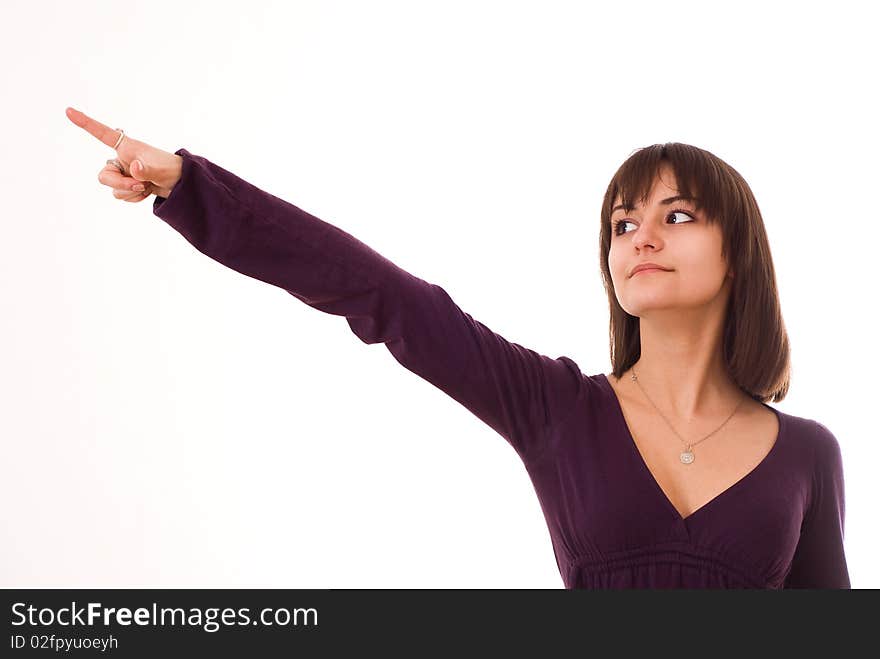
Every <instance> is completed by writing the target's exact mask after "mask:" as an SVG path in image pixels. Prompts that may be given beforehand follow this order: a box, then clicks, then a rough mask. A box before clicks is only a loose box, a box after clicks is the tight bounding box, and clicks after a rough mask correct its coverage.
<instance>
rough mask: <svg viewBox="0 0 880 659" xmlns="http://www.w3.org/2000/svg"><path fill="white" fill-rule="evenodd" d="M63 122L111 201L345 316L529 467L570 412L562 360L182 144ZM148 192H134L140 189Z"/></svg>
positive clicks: (574, 380)
mask: <svg viewBox="0 0 880 659" xmlns="http://www.w3.org/2000/svg"><path fill="white" fill-rule="evenodd" d="M65 112H66V114H67V117H68V119H70V121H71V122H73V123H74V124H76V125H77V126H79V127H80V128H82V129H83V130H85V131H86V132H88V133H89V134H91V135H92V136H93V137H95V138H96V139H98V140H99V141H101V143H102V144H104V145H106V146H108V147H111V148H113V149H115V150H116V155H117V157H116V159H115V160H113V161H112V162H111V161H108V163H107V165H106V166H105V167H104V168H103V169H102V170H101V171H100V172H99V174H98V180H99V181H100V182H101V183H102V184H104V185H107V186H109V187H110V188H112V189H113V196H114V197H115V198H117V199H120V200H123V201H126V202H134V203H138V202H140V201H143V200H144V199H145V198H146V197H147V196H148V195H149V194H156V198H155V200H154V201H153V213H154V214H155V215H156V216H158V217H159V218H161V219H162V220H164V221H165V222H167V223H168V224H169V225H170V226H171V227H173V228H174V229H175V230H176V231H178V232H179V233H180V234H181V235H183V236H184V237H185V238H186V239H187V240H188V241H189V242H190V243H191V244H192V245H193V246H194V247H195V248H196V249H197V250H199V251H200V252H202V253H203V254H205V255H207V256H209V257H211V258H212V259H214V260H215V261H217V262H219V263H222V264H223V265H225V266H227V267H229V268H231V269H233V270H236V271H237V272H240V273H242V274H245V275H248V276H250V277H253V278H255V279H259V280H260V281H264V282H266V283H269V284H273V285H275V286H278V287H280V288H282V289H284V290H286V291H287V292H288V293H290V294H291V295H293V296H294V297H296V298H297V299H299V300H301V301H302V302H304V303H305V304H307V305H309V306H311V307H313V308H315V309H318V310H320V311H323V312H325V313H329V314H334V315H337V316H344V317H345V318H346V320H347V321H348V324H349V327H351V330H352V331H353V332H354V333H355V335H357V337H358V338H360V339H361V341H363V342H364V343H368V344H370V343H384V344H385V346H386V347H387V348H388V350H389V351H390V352H391V354H392V355H393V356H394V358H395V359H396V360H397V361H398V362H399V363H400V364H402V365H403V366H404V367H406V368H407V369H409V370H410V371H412V372H413V373H415V374H416V375H418V376H420V377H422V378H424V379H425V380H427V381H428V382H430V383H431V384H433V385H434V386H436V387H437V388H439V389H441V390H442V391H444V392H445V393H446V394H448V395H449V396H451V397H452V398H453V399H454V400H456V401H458V402H459V403H461V404H462V405H464V406H465V407H466V408H467V409H469V410H470V411H471V412H473V413H474V414H475V415H476V416H477V417H478V418H479V419H481V420H482V421H484V422H485V423H487V424H488V425H489V426H490V427H492V428H493V429H494V430H496V431H497V432H498V433H499V434H500V435H502V436H503V437H504V438H505V439H506V440H507V441H508V442H509V443H510V444H511V445H512V446H513V448H514V449H515V450H516V452H517V453H518V454H519V455H520V457H521V458H522V459H523V460H524V461H525V462H527V463H528V462H531V461H533V460H535V459H537V458H538V457H539V456H540V455H542V454H543V452H544V450H545V449H546V448H547V446H548V441H549V437H550V434H549V432H548V431H549V430H550V429H551V428H553V427H554V426H555V425H556V423H557V422H558V421H560V420H561V419H562V417H563V416H564V415H565V414H566V413H567V412H568V411H570V410H571V409H572V408H573V406H574V405H575V403H576V401H577V399H578V396H579V394H580V393H581V391H582V387H583V379H582V374H581V372H580V369H579V368H578V366H577V364H575V362H574V361H572V360H571V359H570V358H569V357H564V356H562V357H558V358H556V359H551V358H550V357H547V356H545V355H541V354H539V353H537V352H535V351H533V350H530V349H528V348H524V347H522V346H521V345H519V344H517V343H513V342H510V341H508V340H506V339H505V338H504V337H502V336H500V335H499V334H496V333H495V332H493V331H492V330H490V329H489V328H488V327H486V326H485V325H483V324H482V323H480V322H479V321H477V320H474V319H473V318H472V317H471V316H470V314H468V313H465V312H464V311H462V310H461V309H460V308H459V307H458V305H456V304H455V302H453V300H452V299H451V298H450V297H449V295H448V294H447V292H446V291H445V290H444V289H443V288H441V287H440V286H437V285H435V284H431V283H429V282H426V281H424V280H422V279H419V278H418V277H416V276H414V275H411V274H410V273H408V272H406V271H405V270H403V269H402V268H400V267H398V266H397V265H395V264H394V263H392V262H391V261H389V260H388V259H386V258H384V257H383V256H381V255H380V254H378V253H377V252H375V251H374V250H373V249H371V248H370V247H368V246H367V245H365V244H364V243H362V242H360V241H359V240H357V239H356V238H354V237H353V236H351V235H350V234H348V233H346V232H345V231H343V230H341V229H339V228H338V227H336V226H334V225H333V224H330V223H329V222H325V221H323V220H321V219H319V218H317V217H315V216H314V215H311V214H309V213H307V212H306V211H304V210H302V209H300V208H298V207H296V206H294V205H293V204H291V203H288V202H286V201H284V200H283V199H279V198H278V197H275V196H274V195H271V194H269V193H268V192H264V191H263V190H260V189H259V188H257V187H256V186H254V185H251V184H250V183H248V182H247V181H245V180H243V179H241V178H239V177H238V176H236V175H235V174H233V173H232V172H229V171H227V170H225V169H223V168H222V167H220V166H219V165H216V164H214V163H212V162H211V161H210V160H208V159H207V158H204V157H201V156H197V155H193V154H191V153H190V152H189V151H187V150H186V149H179V150H178V151H177V152H176V153H173V154H172V153H169V152H168V151H164V150H162V149H159V148H157V147H154V146H152V145H150V144H147V143H145V142H142V141H140V140H137V139H135V138H133V137H129V136H128V135H123V133H122V131H120V130H117V129H112V128H110V127H109V126H107V125H106V124H103V123H101V122H99V121H97V120H95V119H93V118H91V117H89V116H87V115H85V114H84V113H82V112H80V111H79V110H76V109H74V108H70V107H69V108H67V109H66V110H65ZM139 187H141V188H145V189H143V190H139V189H138V188H139Z"/></svg>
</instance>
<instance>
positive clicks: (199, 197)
mask: <svg viewBox="0 0 880 659" xmlns="http://www.w3.org/2000/svg"><path fill="white" fill-rule="evenodd" d="M175 153H176V154H177V155H179V156H181V157H182V158H183V170H182V174H181V178H180V180H179V181H178V183H177V184H176V185H175V186H174V188H173V189H172V191H171V193H170V195H169V197H168V198H167V199H165V198H163V197H156V198H155V200H154V202H153V213H154V214H155V215H156V216H157V217H159V218H161V219H162V220H164V221H165V222H167V223H168V224H169V225H171V227H173V228H174V229H175V230H176V231H178V232H179V233H180V234H182V235H183V237H184V238H186V239H187V240H188V241H189V242H190V243H191V244H192V245H193V246H194V247H195V248H196V249H197V250H199V251H200V252H202V253H203V254H205V255H207V256H209V257H211V258H212V259H214V260H216V261H218V262H219V263H222V264H223V265H225V266H227V267H229V268H232V269H233V270H236V271H237V272H241V273H243V274H245V275H248V276H250V277H254V278H256V279H259V280H260V281H264V282H267V283H269V284H273V285H275V286H278V287H280V288H282V289H284V290H286V291H287V292H288V293H290V294H291V295H293V296H294V297H296V298H297V299H299V300H301V301H302V302H304V303H305V304H307V305H309V306H311V307H313V308H315V309H318V310H320V311H323V312H325V313H329V314H334V315H337V316H344V317H345V318H346V320H347V321H348V324H349V326H350V327H351V330H352V332H354V334H355V335H356V336H357V337H358V338H359V339H360V340H361V341H363V342H364V343H367V344H373V343H380V342H381V343H384V344H385V347H386V348H388V351H389V352H390V353H391V354H392V355H393V356H394V358H395V359H396V360H397V361H398V362H399V363H400V364H401V365H403V366H404V367H405V368H407V369H408V370H410V371H412V372H413V373H415V374H416V375H418V376H419V377H422V378H424V379H425V380H427V381H428V382H430V383H431V384H432V385H434V386H435V387H437V388H438V389H440V390H442V391H443V392H445V393H446V394H447V395H449V396H450V397H452V398H453V399H454V400H456V401H458V402H459V403H461V404H462V405H464V406H465V407H466V408H467V409H468V410H470V411H471V412H472V413H473V414H474V415H475V416H476V417H477V418H479V419H480V420H482V421H483V422H484V423H486V424H488V425H489V426H490V427H491V428H493V429H494V430H495V431H496V432H498V434H500V435H501V436H502V437H503V438H504V439H505V440H507V441H508V442H509V443H510V445H511V446H512V447H513V449H514V450H515V451H516V452H517V454H518V455H519V456H520V458H521V459H522V461H523V464H524V465H525V467H526V471H527V472H528V474H529V477H530V478H531V480H532V483H533V485H534V488H535V492H536V494H537V496H538V499H539V501H540V504H541V508H542V510H543V512H544V517H545V519H546V521H547V527H548V529H549V531H550V538H551V541H552V544H553V550H554V552H555V555H556V563H557V565H558V567H559V572H560V574H561V575H562V580H563V583H564V585H565V587H566V588H850V581H849V573H848V570H847V564H846V557H845V555H844V547H843V530H844V480H843V466H842V461H841V453H840V446H839V444H838V442H837V439H836V438H835V437H834V435H833V434H832V433H831V432H830V431H829V430H828V429H827V428H826V427H825V426H823V425H822V424H821V423H818V422H816V421H812V420H810V419H806V418H802V417H798V416H793V415H790V414H785V413H782V412H780V411H778V410H776V409H775V408H772V407H770V406H769V405H766V404H765V406H766V407H767V408H768V409H771V410H773V412H774V413H775V414H776V415H777V417H778V418H779V435H778V437H777V440H776V442H775V444H774V445H773V447H772V449H771V450H770V452H769V453H768V454H767V456H766V457H765V458H764V459H763V460H762V461H761V462H760V463H759V464H758V466H757V467H755V468H754V469H753V470H752V471H751V472H750V473H749V474H748V475H746V476H745V477H744V478H742V479H741V480H740V481H738V482H737V483H736V484H734V485H733V486H731V487H729V488H728V489H727V490H725V491H724V492H722V493H721V494H719V495H718V496H717V497H715V498H714V499H712V500H711V501H710V502H709V503H707V504H705V505H704V506H703V507H701V508H699V509H698V510H696V511H695V512H694V513H692V514H690V515H689V516H688V517H686V518H682V517H681V515H679V513H678V512H677V511H676V509H675V508H674V507H673V505H672V503H671V502H670V501H669V499H668V498H667V497H666V495H665V494H664V492H663V490H662V489H661V488H660V486H659V484H658V483H657V481H656V480H655V479H654V477H653V476H652V475H651V472H650V471H649V470H648V468H647V465H646V464H645V462H644V460H643V459H642V457H641V455H640V453H639V451H638V448H637V446H636V444H635V442H634V441H633V438H632V435H631V434H630V431H629V428H628V427H627V424H626V421H625V419H624V416H623V412H622V410H621V408H620V403H619V401H618V399H617V396H616V394H615V392H614V390H613V389H612V388H611V385H610V383H609V382H608V380H607V378H606V377H605V375H604V374H601V373H600V374H597V375H584V374H583V373H582V372H581V370H580V368H579V367H578V365H577V364H576V363H575V362H574V361H573V360H572V359H570V358H569V357H565V356H560V357H558V358H556V359H551V358H550V357H547V356H545V355H542V354H539V353H537V352H535V351H534V350H530V349H528V348H524V347H522V346H521V345H519V344H517V343H513V342H510V341H508V340H507V339H505V338H504V337H502V336H500V335H498V334H496V333H495V332H493V331H492V330H491V329H489V328H488V327H486V326H485V325H483V324H482V323H480V322H479V321H477V320H474V319H473V317H471V315H470V314H468V313H465V312H464V311H463V310H462V309H461V308H459V307H458V305H456V304H455V302H453V300H452V299H451V298H450V296H449V294H448V293H447V292H446V291H445V290H444V289H443V288H441V287H440V286H438V285H436V284H431V283H429V282H426V281H424V280H422V279H419V278H418V277H416V276H414V275H412V274H410V273H409V272H406V271H405V270H403V269H402V268H400V267H398V266H397V265H395V264H394V263H392V262H391V261H389V260H388V259H386V258H384V257H383V256H381V255H380V254H378V253H376V252H375V251H374V250H372V249H371V248H370V247H368V246H367V245H365V244H364V243H362V242H360V241H359V240H357V239H356V238H354V237H353V236H351V235H350V234H348V233H346V232H345V231H342V230H341V229H339V228H338V227H336V226H334V225H332V224H329V223H327V222H325V221H323V220H320V219H318V218H317V217H314V216H313V215H310V214H309V213H307V212H305V211H304V210H301V209H300V208H298V207H296V206H294V205H292V204H290V203H288V202H286V201H284V200H283V199H280V198H278V197H275V196H273V195H271V194H269V193H268V192H264V191H263V190H260V189H259V188H257V187H255V186H253V185H251V184H250V183H248V182H247V181H244V180H243V179H241V178H239V177H237V176H236V175H234V174H232V173H231V172H229V171H227V170H225V169H223V168H222V167H220V166H218V165H215V164H214V163H212V162H211V161H209V160H207V159H206V158H204V157H201V156H197V155H193V154H191V153H190V152H189V151H187V150H186V149H179V150H178V151H176V152H175Z"/></svg>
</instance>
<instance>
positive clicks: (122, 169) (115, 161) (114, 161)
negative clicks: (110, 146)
mask: <svg viewBox="0 0 880 659" xmlns="http://www.w3.org/2000/svg"><path fill="white" fill-rule="evenodd" d="M107 164H108V165H113V166H115V167H116V169H118V170H119V173H120V174H125V167H123V166H122V163H121V162H119V160H118V159H116V158H110V159H108V160H107Z"/></svg>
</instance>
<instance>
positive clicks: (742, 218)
mask: <svg viewBox="0 0 880 659" xmlns="http://www.w3.org/2000/svg"><path fill="white" fill-rule="evenodd" d="M664 161H665V162H666V163H668V164H669V165H670V166H671V168H672V170H673V171H674V172H675V178H676V181H677V183H678V188H679V194H683V195H688V196H690V197H694V198H695V199H696V201H695V204H696V206H697V209H698V210H700V211H702V212H703V214H704V215H705V216H706V219H707V221H708V222H709V223H710V224H715V223H717V222H720V224H721V230H722V234H723V242H722V248H721V254H722V257H723V258H725V259H726V260H727V264H728V267H729V268H732V270H733V273H734V276H733V281H732V286H731V291H730V297H729V299H728V302H727V310H726V312H725V320H724V332H723V337H722V345H723V358H724V361H725V364H726V366H727V369H728V372H729V373H730V376H731V377H732V378H733V380H734V381H735V382H736V383H737V384H738V385H739V387H740V388H741V389H742V390H743V391H744V392H745V393H747V394H748V395H750V396H751V397H752V398H753V399H755V400H757V401H760V402H767V401H773V402H779V401H781V400H782V399H784V398H785V395H786V394H787V393H788V387H789V381H790V375H791V360H790V354H789V353H790V348H789V342H788V334H787V333H786V331H785V323H784V321H783V319H782V310H781V308H780V304H779V294H778V292H777V288H776V273H775V270H774V269H773V258H772V257H771V255H770V245H769V243H768V242H767V233H766V231H765V229H764V220H763V218H762V217H761V211H760V210H759V209H758V203H757V202H756V201H755V197H754V195H753V194H752V191H751V189H750V188H749V185H748V184H747V183H746V181H745V179H743V177H742V176H741V175H740V174H739V172H737V171H736V170H735V169H734V168H733V167H731V166H730V165H728V164H727V163H726V162H724V161H723V160H721V158H719V157H718V156H716V155H714V154H712V153H710V152H708V151H706V150H704V149H700V148H697V147H695V146H691V145H689V144H681V143H679V142H667V143H666V144H653V145H651V146H647V147H644V148H641V149H637V150H636V151H635V152H634V153H633V154H632V155H630V156H629V158H627V159H626V161H625V162H624V163H623V164H622V165H621V166H620V167H619V168H618V170H617V172H616V173H615V174H614V176H613V177H612V179H611V182H610V183H609V184H608V190H607V191H606V192H605V199H604V200H603V202H602V214H601V215H602V225H601V229H600V239H599V262H600V265H601V270H602V280H603V284H604V285H605V292H606V294H607V295H608V306H609V308H610V310H611V318H610V326H609V337H610V341H609V342H610V351H611V364H612V367H613V373H614V376H615V377H618V378H619V377H621V376H622V375H623V373H624V372H625V371H626V370H628V369H629V368H630V367H631V366H632V365H633V364H635V362H636V361H638V359H639V356H640V355H641V343H640V340H639V318H638V317H636V316H631V315H630V314H628V313H627V312H626V311H624V310H623V308H622V307H621V306H620V304H619V303H618V301H617V296H616V295H615V292H614V284H613V282H612V279H611V271H610V269H609V267H608V252H609V250H610V248H611V208H612V204H613V203H614V201H615V199H617V197H618V196H619V197H620V203H622V204H624V205H625V206H626V209H627V210H632V209H633V208H634V207H635V204H636V202H638V203H642V204H644V203H645V202H646V201H647V197H648V194H649V193H650V191H651V186H652V184H653V183H654V179H655V178H656V176H657V175H658V173H659V170H660V167H661V165H662V163H663V162H664Z"/></svg>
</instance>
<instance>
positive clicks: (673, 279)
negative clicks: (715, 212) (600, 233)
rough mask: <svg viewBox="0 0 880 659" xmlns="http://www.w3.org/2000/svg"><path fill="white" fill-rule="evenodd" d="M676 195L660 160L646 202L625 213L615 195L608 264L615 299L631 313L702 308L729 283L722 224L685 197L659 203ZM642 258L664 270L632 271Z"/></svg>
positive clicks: (670, 174) (669, 173)
mask: <svg viewBox="0 0 880 659" xmlns="http://www.w3.org/2000/svg"><path fill="white" fill-rule="evenodd" d="M677 195H678V190H677V188H676V181H675V175H674V174H673V172H672V168H671V166H670V165H668V164H666V163H663V164H662V165H661V169H660V176H659V177H658V178H656V179H655V180H654V184H653V187H652V188H651V192H650V195H649V199H648V202H647V204H646V205H645V206H639V207H637V208H635V209H634V210H633V211H631V212H626V211H625V210H624V209H622V208H616V207H617V205H618V204H620V202H621V200H620V198H617V199H615V200H614V204H613V205H612V209H616V210H612V213H611V224H612V230H611V248H610V251H609V254H608V264H609V268H610V270H611V279H612V282H613V283H614V290H615V293H616V295H617V301H618V303H619V304H620V306H621V307H622V308H623V309H624V310H625V311H626V312H627V313H628V314H630V315H632V316H638V317H640V318H641V317H644V316H646V315H650V313H651V312H652V311H665V310H681V311H685V310H692V309H697V308H700V307H705V306H706V305H709V304H710V303H712V302H713V301H719V300H718V299H717V298H719V296H724V295H725V294H726V292H727V290H728V288H729V287H728V286H726V285H727V284H728V283H729V281H730V278H729V277H728V276H727V266H726V264H725V262H724V260H723V259H722V256H721V243H722V235H721V226H720V225H719V224H713V225H710V224H709V223H708V222H707V221H706V218H705V216H704V215H703V214H702V213H697V212H696V210H695V208H696V207H695V206H694V204H693V203H692V202H690V201H687V200H683V199H682V200H676V201H672V202H670V203H663V202H664V200H666V199H668V198H670V197H675V196H677ZM624 220H625V221H624ZM616 222H620V224H618V225H617V226H615V223H616ZM647 261H651V262H653V263H656V264H658V265H661V266H664V267H666V268H669V271H660V270H650V271H647V272H643V273H640V274H635V275H633V276H631V273H632V269H633V268H634V267H636V266H637V265H639V264H640V263H644V262H647ZM721 301H725V300H721Z"/></svg>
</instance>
